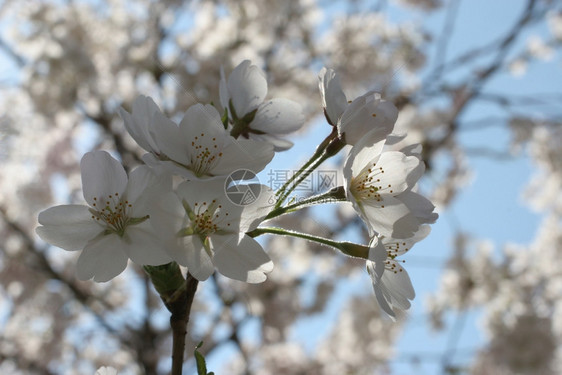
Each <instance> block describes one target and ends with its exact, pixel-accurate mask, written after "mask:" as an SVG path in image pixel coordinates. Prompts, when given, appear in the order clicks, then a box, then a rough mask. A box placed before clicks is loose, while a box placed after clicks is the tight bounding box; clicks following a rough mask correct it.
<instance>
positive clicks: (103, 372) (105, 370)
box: [94, 366, 118, 375]
mask: <svg viewBox="0 0 562 375" xmlns="http://www.w3.org/2000/svg"><path fill="white" fill-rule="evenodd" d="M117 374H118V372H117V370H116V369H114V368H113V367H111V366H109V367H106V366H102V367H100V368H99V369H98V370H97V371H96V373H95V374H94V375H117Z"/></svg>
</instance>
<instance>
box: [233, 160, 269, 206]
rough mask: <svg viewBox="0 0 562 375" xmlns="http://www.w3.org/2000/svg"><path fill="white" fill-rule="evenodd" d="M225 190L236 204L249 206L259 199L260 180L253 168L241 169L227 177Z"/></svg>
mask: <svg viewBox="0 0 562 375" xmlns="http://www.w3.org/2000/svg"><path fill="white" fill-rule="evenodd" d="M224 192H225V193H226V196H227V197H228V199H229V200H230V201H231V202H232V203H234V204H235V205H238V206H247V205H249V204H252V203H254V202H255V201H256V200H257V199H258V197H259V195H260V193H261V184H260V180H259V179H258V176H256V174H255V173H254V172H252V171H251V170H249V169H239V170H237V171H234V172H232V173H231V174H230V175H229V176H228V177H227V178H226V181H225V182H224Z"/></svg>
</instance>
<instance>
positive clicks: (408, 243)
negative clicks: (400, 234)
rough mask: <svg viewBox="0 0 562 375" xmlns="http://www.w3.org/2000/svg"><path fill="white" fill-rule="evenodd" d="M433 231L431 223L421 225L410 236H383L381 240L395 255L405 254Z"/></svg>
mask: <svg viewBox="0 0 562 375" xmlns="http://www.w3.org/2000/svg"><path fill="white" fill-rule="evenodd" d="M430 232H431V227H430V226H429V225H421V226H420V228H419V229H418V230H417V232H416V233H415V234H414V235H413V236H412V237H410V238H403V239H399V238H392V237H382V238H381V240H380V242H381V243H382V244H384V247H385V248H386V249H387V250H389V251H391V252H392V254H393V255H394V256H400V255H404V254H405V253H407V252H408V251H410V250H411V249H412V247H413V246H414V245H415V244H416V243H417V242H420V241H421V240H423V239H424V238H425V237H427V236H428V235H429V233H430Z"/></svg>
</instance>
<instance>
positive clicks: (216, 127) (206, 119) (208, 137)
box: [179, 104, 230, 151]
mask: <svg viewBox="0 0 562 375" xmlns="http://www.w3.org/2000/svg"><path fill="white" fill-rule="evenodd" d="M179 126H180V129H181V132H182V134H183V137H184V139H185V142H184V143H185V145H186V146H187V147H188V148H192V143H191V142H193V141H196V142H195V143H196V144H198V145H204V147H209V149H210V150H211V151H213V149H212V147H213V145H215V144H218V146H219V147H220V146H222V145H226V144H227V141H228V139H229V137H230V136H229V134H228V133H227V131H226V130H225V128H224V126H223V124H222V121H221V115H220V114H219V112H218V111H217V109H216V108H215V107H213V106H212V105H209V104H207V105H203V104H195V105H192V106H191V107H189V108H188V109H187V111H186V112H185V115H184V116H183V119H182V120H181V122H180V125H179ZM201 133H203V134H204V136H203V137H201ZM213 138H216V140H215V141H212V139H213ZM192 151H193V150H192Z"/></svg>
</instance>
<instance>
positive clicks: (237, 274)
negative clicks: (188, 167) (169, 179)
mask: <svg viewBox="0 0 562 375" xmlns="http://www.w3.org/2000/svg"><path fill="white" fill-rule="evenodd" d="M260 191H261V192H260V194H259V195H258V196H257V197H256V200H255V201H254V202H253V203H251V204H248V205H244V206H239V205H236V204H234V203H232V202H231V201H230V200H229V199H228V197H227V196H226V194H225V180H224V179H214V180H207V181H186V182H183V183H182V184H180V185H179V186H178V188H177V191H176V193H177V194H176V193H173V192H170V193H167V194H163V195H160V196H159V197H157V198H156V199H154V201H153V202H152V208H151V218H153V220H151V222H152V225H153V226H154V228H155V229H156V231H157V233H159V234H160V235H161V236H162V237H163V239H165V240H167V243H168V245H167V246H166V249H167V251H168V253H169V254H170V256H171V257H172V258H173V259H174V260H175V261H176V262H178V263H179V264H180V265H182V266H187V268H188V271H189V272H190V273H191V274H192V275H193V276H194V277H195V278H197V279H198V280H206V279H207V278H208V277H209V276H210V275H211V274H212V273H213V272H214V270H215V268H216V269H217V270H218V271H219V272H220V273H221V274H223V275H224V276H227V277H229V278H232V279H235V280H240V281H245V282H248V283H261V282H263V281H265V279H266V275H265V274H266V273H268V272H271V270H272V269H273V263H272V262H271V260H270V258H269V256H268V255H267V254H266V253H265V252H264V251H263V249H262V247H261V245H260V244H259V243H258V242H257V241H256V240H254V239H253V238H252V237H250V236H248V235H247V234H246V232H249V231H251V230H253V229H255V228H256V227H257V226H258V225H259V223H260V222H261V221H262V220H263V218H264V217H265V216H266V215H267V214H268V212H269V210H270V205H271V198H272V197H273V193H272V191H271V190H270V189H269V188H267V187H266V186H263V185H260Z"/></svg>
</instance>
